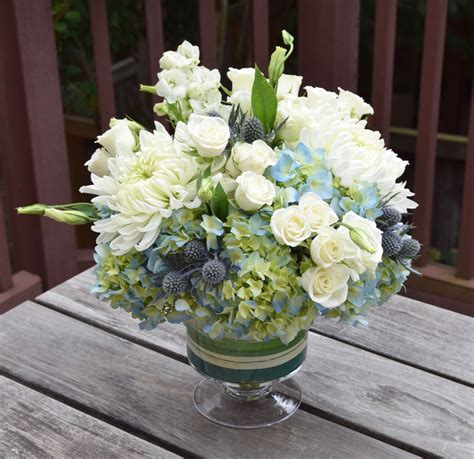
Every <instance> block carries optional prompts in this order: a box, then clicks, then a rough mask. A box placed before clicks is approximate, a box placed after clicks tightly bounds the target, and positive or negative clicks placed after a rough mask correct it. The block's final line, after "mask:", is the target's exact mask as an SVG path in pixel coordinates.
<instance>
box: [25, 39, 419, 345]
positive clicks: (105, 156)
mask: <svg viewBox="0 0 474 459" xmlns="http://www.w3.org/2000/svg"><path fill="white" fill-rule="evenodd" d="M283 41H284V43H285V45H286V48H283V47H277V49H276V50H275V51H274V53H273V54H272V56H271V59H270V63H269V67H268V75H267V77H266V76H265V75H264V74H263V73H262V72H261V70H260V69H258V68H257V67H255V68H243V69H234V68H230V69H229V71H228V73H227V76H228V78H229V80H230V81H231V82H232V89H231V90H228V89H226V88H225V87H224V86H223V85H222V83H221V76H220V73H219V71H218V70H216V69H213V70H210V69H208V68H206V67H204V66H202V65H200V64H199V48H198V47H196V46H192V45H191V44H190V43H188V42H186V41H185V42H183V43H182V44H181V45H180V46H179V47H178V49H177V50H176V51H167V52H165V53H164V55H163V57H162V58H161V60H160V67H161V71H160V73H158V82H157V84H156V85H154V86H142V87H141V89H142V90H143V91H147V92H151V93H153V94H157V95H158V96H161V97H162V98H163V101H162V102H160V103H158V104H156V106H155V112H156V114H158V115H159V116H163V117H166V118H167V120H168V125H169V127H170V128H171V129H169V130H167V129H166V128H165V126H164V125H163V124H160V123H158V122H156V123H155V127H154V130H153V131H152V132H149V131H148V130H146V129H145V128H144V127H143V126H141V125H140V124H139V123H137V122H135V121H132V120H129V119H120V120H118V119H112V120H111V123H110V129H109V130H108V131H107V132H105V133H104V134H102V135H100V136H99V137H98V139H97V143H98V145H99V148H98V149H97V150H96V151H95V153H94V154H93V156H92V157H91V159H90V160H89V161H88V162H87V163H86V165H87V167H88V169H89V171H90V172H91V182H92V183H91V184H90V185H88V186H84V187H82V188H81V191H82V192H83V193H87V194H91V195H93V196H94V197H93V198H92V202H89V203H77V204H68V205H63V206H47V205H40V204H36V205H33V206H28V207H24V208H20V209H19V212H20V213H35V214H43V215H45V216H48V217H51V218H54V219H56V220H59V221H62V222H65V223H70V224H82V223H93V226H92V230H93V231H95V232H97V233H98V238H97V247H96V253H95V262H96V265H97V266H96V268H95V274H96V278H97V280H96V284H95V286H94V288H93V292H94V293H95V294H96V295H97V296H98V297H99V298H100V299H102V300H106V301H109V302H110V303H111V305H112V307H114V308H122V309H124V310H125V311H127V312H128V313H130V314H131V316H132V317H134V318H136V319H138V320H139V321H140V327H141V328H142V329H152V328H154V327H156V326H157V325H159V324H160V323H162V322H165V321H168V322H173V323H181V322H186V321H188V320H190V319H193V320H194V321H195V322H196V323H197V324H199V329H200V330H201V331H202V332H203V333H205V334H206V335H208V336H209V337H210V338H211V339H219V338H230V339H243V340H245V339H251V340H255V341H265V340H269V339H274V338H276V337H278V338H279V339H280V340H281V341H282V342H283V343H289V342H291V341H292V340H293V339H294V338H295V337H296V336H297V335H298V333H299V332H300V331H301V330H306V329H308V328H309V327H310V325H311V323H312V322H313V320H314V319H315V318H316V317H317V316H324V317H327V318H339V319H341V320H344V321H346V322H349V323H352V324H357V323H360V322H364V321H365V316H366V313H367V310H368V309H369V308H370V307H371V306H374V305H378V304H381V303H383V302H385V301H386V300H387V299H388V298H389V297H390V296H391V295H393V294H395V293H397V292H398V291H399V290H400V288H401V287H402V285H403V283H404V281H405V280H406V279H407V277H408V275H409V273H410V271H411V270H412V268H411V262H412V260H413V259H414V258H415V257H416V255H417V253H418V251H419V248H420V244H419V243H418V242H417V241H416V240H414V239H412V238H411V237H410V236H409V235H408V232H409V230H410V225H408V224H404V223H402V215H403V214H406V213H407V211H408V210H409V209H413V208H415V207H416V203H415V202H414V201H412V200H411V199H410V198H411V197H412V196H413V193H411V192H410V191H409V190H408V189H407V188H406V186H405V183H402V182H397V180H398V179H399V177H400V176H401V175H402V174H403V172H404V169H405V167H406V164H407V163H406V161H403V160H402V159H400V158H399V157H398V156H397V155H396V154H395V153H394V152H393V151H391V150H389V149H386V148H385V145H384V141H383V139H381V137H380V134H379V133H378V132H375V131H372V130H369V129H367V120H366V118H367V116H369V115H371V114H372V113H373V109H372V107H371V106H370V105H369V104H367V103H365V102H364V101H363V99H362V98H360V97H359V96H357V95H355V94H353V93H351V92H349V91H344V90H342V89H340V90H339V93H335V92H329V91H326V90H324V89H322V88H317V87H310V86H306V87H305V88H304V95H300V86H301V84H302V77H301V76H297V75H287V74H284V64H285V61H286V60H287V59H288V57H289V55H290V54H291V52H292V51H293V37H292V36H291V35H290V34H288V33H287V32H285V31H284V32H283ZM169 131H171V133H170V132H169Z"/></svg>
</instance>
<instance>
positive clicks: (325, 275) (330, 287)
mask: <svg viewBox="0 0 474 459" xmlns="http://www.w3.org/2000/svg"><path fill="white" fill-rule="evenodd" d="M349 274H350V271H349V268H348V267H347V266H344V265H333V266H331V267H329V268H324V267H322V266H318V267H316V268H311V269H308V270H307V271H305V272H304V274H303V276H302V277H301V284H302V286H303V288H304V289H305V290H306V291H307V292H308V295H309V297H310V298H311V299H312V300H313V301H314V302H315V303H318V304H320V305H321V306H323V307H325V308H336V307H337V306H340V305H341V304H342V303H344V301H346V299H347V292H348V285H347V282H348V281H349Z"/></svg>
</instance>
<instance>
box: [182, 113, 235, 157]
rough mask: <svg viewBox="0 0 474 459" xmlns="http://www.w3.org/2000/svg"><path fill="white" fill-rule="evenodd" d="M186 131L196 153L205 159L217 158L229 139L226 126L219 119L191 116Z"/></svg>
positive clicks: (228, 131)
mask: <svg viewBox="0 0 474 459" xmlns="http://www.w3.org/2000/svg"><path fill="white" fill-rule="evenodd" d="M187 129H188V131H189V137H190V138H191V140H192V143H193V145H194V146H195V148H196V150H197V152H198V153H199V154H200V155H201V156H203V157H205V158H213V157H215V156H219V155H220V154H221V153H222V152H223V151H224V149H225V147H226V146H227V142H228V141H229V137H230V130H229V126H228V124H227V123H226V122H225V121H224V120H223V119H222V118H219V117H213V116H203V115H197V114H194V113H193V114H191V116H190V117H189V121H188V125H187Z"/></svg>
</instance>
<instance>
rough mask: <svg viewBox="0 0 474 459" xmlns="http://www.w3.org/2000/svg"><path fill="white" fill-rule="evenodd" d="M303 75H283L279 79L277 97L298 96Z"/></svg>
mask: <svg viewBox="0 0 474 459" xmlns="http://www.w3.org/2000/svg"><path fill="white" fill-rule="evenodd" d="M302 81H303V77H302V76H299V75H285V74H283V75H281V77H280V78H279V80H278V86H277V93H276V95H277V98H278V99H279V100H280V99H284V98H285V97H287V96H294V97H298V92H299V90H300V86H301V82H302Z"/></svg>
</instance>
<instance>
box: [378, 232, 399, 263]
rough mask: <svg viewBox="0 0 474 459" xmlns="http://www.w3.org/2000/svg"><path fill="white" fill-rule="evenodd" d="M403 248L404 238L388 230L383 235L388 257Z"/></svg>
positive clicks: (383, 247) (385, 251)
mask: <svg viewBox="0 0 474 459" xmlns="http://www.w3.org/2000/svg"><path fill="white" fill-rule="evenodd" d="M401 248H402V238H401V237H400V236H399V235H398V234H397V233H395V232H393V231H387V232H386V233H383V235H382V249H383V254H384V255H385V256H386V257H393V256H394V255H396V254H397V253H398V252H400V249H401Z"/></svg>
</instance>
